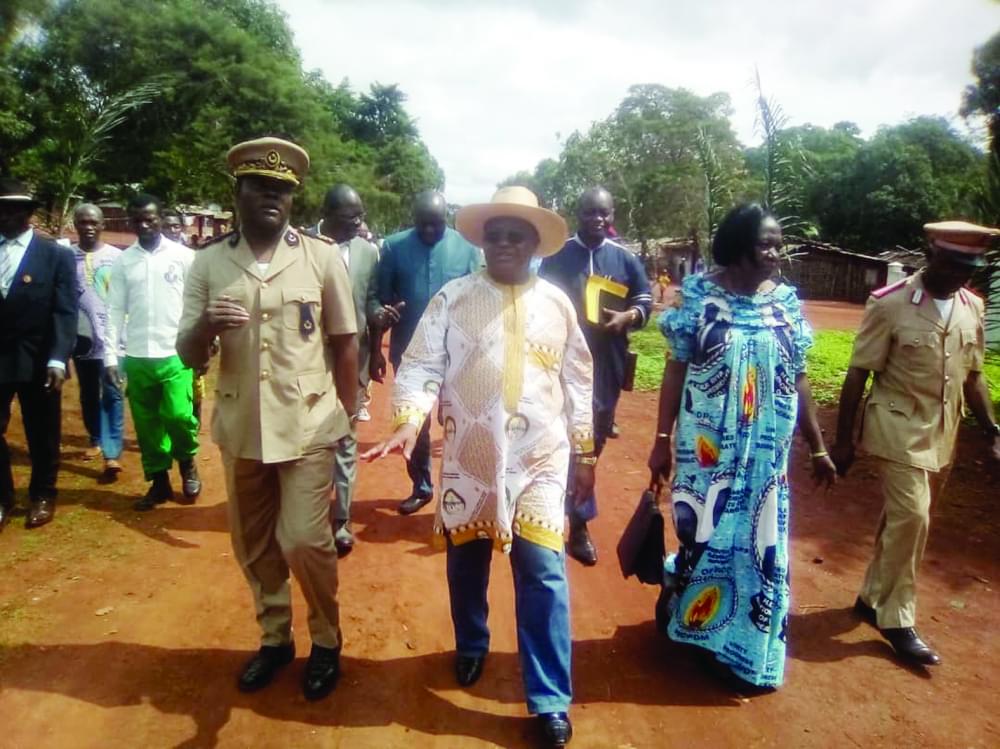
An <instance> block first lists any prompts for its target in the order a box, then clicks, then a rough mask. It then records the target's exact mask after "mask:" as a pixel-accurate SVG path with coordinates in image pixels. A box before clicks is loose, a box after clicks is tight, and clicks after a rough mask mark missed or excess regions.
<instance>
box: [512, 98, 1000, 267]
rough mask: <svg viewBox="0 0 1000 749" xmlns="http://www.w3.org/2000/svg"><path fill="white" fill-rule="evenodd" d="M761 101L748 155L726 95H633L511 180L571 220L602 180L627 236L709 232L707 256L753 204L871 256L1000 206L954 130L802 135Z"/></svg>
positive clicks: (802, 231) (923, 122)
mask: <svg viewBox="0 0 1000 749" xmlns="http://www.w3.org/2000/svg"><path fill="white" fill-rule="evenodd" d="M757 94H758V96H757V99H758V132H759V134H760V137H761V143H760V144H759V145H755V146H752V147H749V148H746V147H741V146H740V144H739V143H738V142H737V140H736V138H735V136H734V135H733V131H732V128H731V125H730V122H729V101H728V98H727V97H726V95H725V94H712V95H711V96H707V97H699V96H697V95H695V94H693V93H691V92H689V91H685V90H684V89H668V88H665V87H663V86H633V87H632V88H631V89H630V90H629V92H628V95H627V96H626V97H625V99H624V100H623V101H622V103H621V104H620V105H619V106H618V108H617V109H616V110H615V112H614V113H612V114H611V116H609V117H608V118H607V119H605V120H602V121H600V122H597V123H595V124H594V125H592V126H591V128H590V129H589V130H588V131H587V132H586V133H581V132H575V133H573V134H572V135H570V136H569V137H568V138H567V139H566V140H565V141H564V143H563V147H562V152H561V153H560V154H559V157H558V158H557V159H546V160H544V161H542V162H540V163H539V164H538V165H537V166H536V167H535V169H534V170H533V171H531V172H527V171H522V172H518V173H516V174H514V175H512V176H510V177H508V178H507V179H506V180H504V182H503V183H502V184H523V185H525V186H527V187H529V188H531V189H532V190H534V191H535V192H536V193H537V194H538V195H539V196H540V198H541V199H542V200H543V202H545V203H546V204H547V205H549V206H551V207H553V208H555V209H556V210H559V211H561V212H562V213H563V214H564V215H566V216H567V217H569V218H572V213H573V206H574V203H575V200H576V197H577V196H578V195H579V194H580V192H582V191H583V190H584V189H586V188H587V187H590V186H592V185H595V184H602V185H604V186H605V187H607V188H608V189H609V190H611V192H612V194H614V196H615V201H616V206H617V210H616V223H617V227H618V229H619V231H621V232H622V234H624V235H625V236H626V237H629V238H631V239H635V240H639V241H645V240H649V239H653V238H659V237H664V236H672V237H680V236H694V235H697V236H698V237H700V238H701V239H702V246H703V247H704V246H707V242H706V241H704V240H706V239H707V237H709V236H711V234H712V232H713V231H714V228H715V226H716V225H717V223H718V221H719V220H720V218H721V216H722V215H724V214H725V212H726V211H728V210H729V208H730V207H732V205H733V204H735V203H736V202H739V201H741V200H756V201H759V202H761V203H763V204H765V205H767V206H768V207H770V208H771V210H773V211H774V212H775V213H776V214H777V215H778V217H779V219H781V220H782V223H783V225H784V227H785V230H786V232H787V233H791V234H797V235H806V236H811V237H816V238H819V239H822V240H825V241H829V242H833V243H836V244H840V245H841V246H843V247H845V248H848V249H853V250H857V251H867V252H874V251H880V250H885V249H891V248H893V247H895V246H897V245H901V246H905V247H911V248H912V247H919V246H920V245H921V244H922V235H923V231H922V227H923V224H924V223H926V222H928V221H935V220H941V219H944V218H965V219H970V220H975V219H977V218H983V217H984V206H986V205H1000V198H997V196H996V195H994V196H993V202H989V200H987V197H988V193H984V190H986V189H988V186H989V185H992V184H997V185H1000V179H998V178H994V179H993V181H987V179H986V177H987V167H986V165H987V159H986V158H985V156H984V154H982V153H981V152H980V151H979V150H978V149H977V148H976V147H975V146H974V145H973V144H971V143H970V142H968V141H967V140H966V139H965V138H963V137H962V136H961V135H960V134H959V133H957V132H956V131H955V129H954V128H952V127H951V126H950V125H949V123H948V122H947V121H946V120H943V119H941V118H934V117H919V118H916V119H913V120H911V121H909V122H905V123H902V124H899V125H894V126H888V127H883V128H881V129H880V130H879V131H878V132H876V133H875V134H874V135H873V136H872V137H871V138H870V139H868V140H865V139H864V138H862V137H861V133H860V130H859V128H858V127H857V125H855V124H854V123H851V122H839V123H837V124H835V125H834V126H833V127H832V128H822V127H817V126H814V125H800V126H792V125H791V124H790V118H789V117H787V116H786V115H785V113H784V112H783V111H782V109H781V106H780V105H779V104H778V103H777V102H775V101H774V100H773V99H769V98H768V97H766V96H765V95H764V94H763V92H762V91H761V90H760V87H759V86H758V90H757ZM997 163H998V164H1000V161H998V162H997ZM991 223H992V221H991Z"/></svg>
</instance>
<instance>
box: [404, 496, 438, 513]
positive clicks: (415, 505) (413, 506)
mask: <svg viewBox="0 0 1000 749" xmlns="http://www.w3.org/2000/svg"><path fill="white" fill-rule="evenodd" d="M432 499H434V495H433V494H412V495H410V496H409V497H407V498H406V499H404V500H403V501H402V502H400V503H399V507H397V508H396V509H397V510H398V511H399V514H400V515H412V514H413V513H415V512H416V511H417V510H419V509H420V508H421V507H423V506H424V505H425V504H427V503H428V502H430V501H431V500H432Z"/></svg>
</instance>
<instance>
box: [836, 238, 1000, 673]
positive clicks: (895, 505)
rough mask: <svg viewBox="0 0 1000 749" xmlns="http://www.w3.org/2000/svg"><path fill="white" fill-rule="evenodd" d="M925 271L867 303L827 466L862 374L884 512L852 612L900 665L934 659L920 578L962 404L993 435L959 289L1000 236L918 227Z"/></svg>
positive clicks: (970, 313)
mask: <svg viewBox="0 0 1000 749" xmlns="http://www.w3.org/2000/svg"><path fill="white" fill-rule="evenodd" d="M924 229H925V231H926V232H927V237H928V240H929V245H930V248H929V251H928V262H927V266H926V267H925V268H924V269H923V270H921V271H919V272H917V273H916V274H914V275H912V276H910V277H908V278H905V279H903V280H902V281H899V282H898V283H895V284H892V285H890V286H886V287H885V288H882V289H879V290H877V291H875V292H873V293H872V295H871V297H870V298H869V300H868V304H867V306H866V308H865V315H864V319H863V320H862V322H861V329H860V330H859V331H858V336H857V338H856V339H855V341H854V353H853V355H852V357H851V366H850V369H849V370H848V372H847V377H846V379H845V381H844V386H843V389H842V390H841V394H840V417H839V420H838V424H837V443H836V445H835V446H834V447H833V449H832V451H831V457H832V458H833V461H834V462H835V463H836V464H837V468H838V470H839V471H840V472H841V474H844V473H846V472H847V470H848V468H849V467H850V465H851V462H852V461H853V459H854V422H855V416H856V414H857V410H858V404H859V403H860V401H861V397H862V394H863V393H864V389H865V384H866V383H867V381H868V375H869V373H870V372H874V373H875V379H874V381H873V383H872V389H871V394H870V395H869V396H868V399H867V401H866V403H865V406H864V416H863V429H862V437H861V446H862V448H864V450H865V451H866V452H867V453H868V454H869V455H873V456H876V457H877V458H879V464H880V471H881V483H882V494H883V497H884V499H885V507H884V509H883V511H882V517H881V520H880V522H879V529H878V534H877V536H876V542H875V555H874V557H873V559H872V561H871V563H870V564H869V566H868V571H867V572H866V574H865V579H864V583H863V584H862V587H861V592H860V594H859V595H858V599H857V601H856V603H855V606H854V608H855V611H856V612H857V613H858V614H860V615H861V616H862V617H863V618H864V619H865V620H867V621H869V622H870V623H872V624H875V625H876V626H877V627H878V628H879V631H880V632H881V633H882V635H883V636H884V637H885V638H886V639H887V640H888V641H889V642H890V644H891V645H892V646H893V648H894V649H895V650H896V653H897V654H898V655H899V656H900V657H901V658H903V659H904V660H906V661H909V662H912V663H918V664H922V665H928V666H930V665H936V664H938V663H940V658H939V657H938V655H937V653H935V652H934V651H933V650H932V649H931V648H930V647H929V646H928V645H927V644H926V643H925V642H924V641H923V640H921V639H920V637H919V635H918V634H917V631H916V629H915V628H914V625H915V623H916V609H917V605H916V597H917V596H916V582H917V568H918V567H919V566H920V559H921V557H922V556H923V552H924V546H925V545H926V542H927V531H928V527H929V524H930V506H931V502H932V501H933V500H934V498H935V497H936V496H938V494H939V492H940V491H941V489H942V488H943V486H944V483H945V480H946V479H947V476H948V472H949V470H950V466H951V462H952V456H953V453H954V449H955V438H956V435H957V433H958V425H959V421H960V420H961V417H962V410H963V405H968V406H969V408H970V409H971V410H972V412H973V413H974V414H975V416H976V418H977V419H978V420H979V423H980V424H982V426H983V428H984V429H985V430H986V433H987V437H988V438H989V439H990V440H992V456H993V458H994V459H996V460H998V461H1000V437H998V429H1000V428H998V426H997V424H996V421H995V419H994V417H993V406H992V403H991V402H990V397H989V392H988V390H987V387H986V381H985V379H984V378H983V377H982V374H981V370H982V367H983V354H984V333H983V302H982V300H981V299H980V298H979V297H978V296H976V295H975V294H973V293H972V292H971V291H969V290H968V289H965V288H962V287H963V285H964V284H965V283H966V282H967V281H968V280H969V278H970V277H971V276H972V274H973V272H974V271H975V270H976V268H978V267H981V266H982V265H984V264H985V260H984V252H985V250H986V248H987V246H988V245H989V242H990V240H991V238H992V237H995V236H997V235H1000V230H997V229H991V228H987V227H982V226H976V225H974V224H968V223H965V222H962V221H945V222H941V223H935V224H927V225H925V226H924Z"/></svg>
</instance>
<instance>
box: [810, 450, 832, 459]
mask: <svg viewBox="0 0 1000 749" xmlns="http://www.w3.org/2000/svg"><path fill="white" fill-rule="evenodd" d="M829 455H830V453H828V452H827V451H826V450H818V451H816V452H814V453H813V454H812V457H814V458H825V457H827V456H829Z"/></svg>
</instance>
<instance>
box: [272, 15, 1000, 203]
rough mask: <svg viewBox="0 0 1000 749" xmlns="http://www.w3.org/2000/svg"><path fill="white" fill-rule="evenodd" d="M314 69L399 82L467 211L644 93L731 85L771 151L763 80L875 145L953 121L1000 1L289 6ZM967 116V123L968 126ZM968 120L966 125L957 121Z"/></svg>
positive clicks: (801, 107) (811, 113)
mask: <svg viewBox="0 0 1000 749" xmlns="http://www.w3.org/2000/svg"><path fill="white" fill-rule="evenodd" d="M281 6H282V8H283V9H284V10H285V12H286V13H287V14H288V17H289V22H290V25H291V27H292V30H293V31H294V33H295V36H296V41H297V43H298V45H299V47H300V49H301V51H302V56H303V61H304V64H305V66H306V67H307V68H319V69H320V70H322V71H323V72H324V74H325V75H326V77H327V78H328V79H329V80H330V81H332V82H334V83H336V82H339V81H340V80H341V79H342V78H344V77H347V78H349V79H350V81H351V84H352V85H353V86H354V87H355V88H356V89H366V88H367V87H368V85H369V84H370V83H372V82H374V81H380V82H382V83H398V84H399V85H400V87H401V88H402V90H403V91H404V92H406V94H407V95H408V96H409V102H408V107H409V111H410V112H411V113H412V114H413V115H414V116H415V117H416V118H417V120H418V125H419V127H420V132H421V135H422V137H423V138H424V140H425V142H426V143H427V145H428V147H429V148H430V149H431V153H433V154H434V156H435V157H436V158H437V159H438V161H439V162H440V164H441V166H442V168H443V169H444V171H445V175H446V179H447V190H446V192H447V194H448V198H449V200H452V201H454V202H459V203H461V202H468V201H475V200H484V199H487V198H488V197H489V195H490V194H491V193H492V190H493V188H494V186H495V184H496V183H497V182H498V181H500V180H501V179H503V178H504V177H506V176H508V175H510V174H512V173H514V172H516V171H519V170H521V169H532V168H533V167H534V165H535V164H536V163H537V162H538V161H539V160H540V159H543V158H546V157H554V156H556V155H557V154H558V152H559V140H558V137H557V133H558V134H561V135H562V137H564V138H565V137H566V136H567V135H569V134H570V133H571V132H573V131H574V130H579V129H586V128H587V127H588V126H589V125H590V123H591V122H593V121H595V120H599V119H603V118H604V117H606V116H608V114H610V113H611V111H612V110H613V109H614V107H615V106H616V105H617V104H618V103H619V101H620V100H621V99H622V97H623V96H624V94H625V91H626V89H627V88H628V86H629V85H631V84H634V83H662V84H664V85H667V86H683V87H685V88H688V89H691V90H693V91H695V92H696V93H698V94H702V95H706V94H709V93H712V92H713V91H726V92H728V93H729V94H730V96H731V97H732V100H733V107H734V114H733V126H734V128H735V129H736V132H737V134H738V135H739V136H740V138H741V139H742V140H743V141H744V142H745V143H752V142H755V140H756V138H755V136H754V133H753V121H754V115H753V93H752V90H751V87H750V80H751V78H752V75H753V69H754V66H755V65H756V66H757V67H758V68H759V70H760V73H761V77H762V79H763V83H764V87H765V90H766V91H767V92H768V93H769V94H770V95H773V96H774V97H775V98H776V99H777V100H778V101H779V102H780V103H781V104H782V106H783V108H784V109H785V111H786V113H787V114H788V115H789V116H790V117H791V118H792V120H793V122H794V123H797V124H801V123H806V122H811V123H813V124H816V125H823V126H829V125H832V124H833V123H835V122H837V121H840V120H851V121H854V122H856V123H858V125H860V126H861V128H862V130H863V132H865V133H866V134H868V133H871V132H874V130H875V129H876V128H877V127H878V125H880V124H894V123H897V122H900V121H903V120H905V119H907V118H909V117H912V116H915V115H918V114H936V115H944V116H947V117H952V118H954V117H955V116H956V113H957V110H958V107H959V105H960V103H961V92H962V89H963V88H964V86H965V85H966V84H968V83H970V82H971V73H970V71H969V67H970V63H971V58H972V50H973V48H974V47H975V46H976V45H977V44H982V43H983V42H985V41H986V39H988V38H989V36H990V35H991V34H992V33H993V32H994V31H996V30H997V29H998V28H1000V6H998V4H996V3H993V2H990V1H989V0H952V1H951V2H950V3H948V4H947V6H946V5H945V4H942V3H941V2H940V0H878V2H871V0H839V2H837V3H831V2H828V1H822V0H777V1H775V2H771V3H766V4H765V3H760V4H756V5H752V4H747V3H745V2H740V1H739V0H702V1H701V2H699V3H677V2H669V3H668V2H663V1H662V0H618V1H617V2H607V1H605V0H538V1H537V2H532V1H531V0H423V1H422V2H421V1H420V0H367V2H366V1H364V0H354V1H351V2H348V1H347V0H327V1H324V0H282V2H281ZM956 122H957V121H956ZM957 124H960V123H958V122H957Z"/></svg>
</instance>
